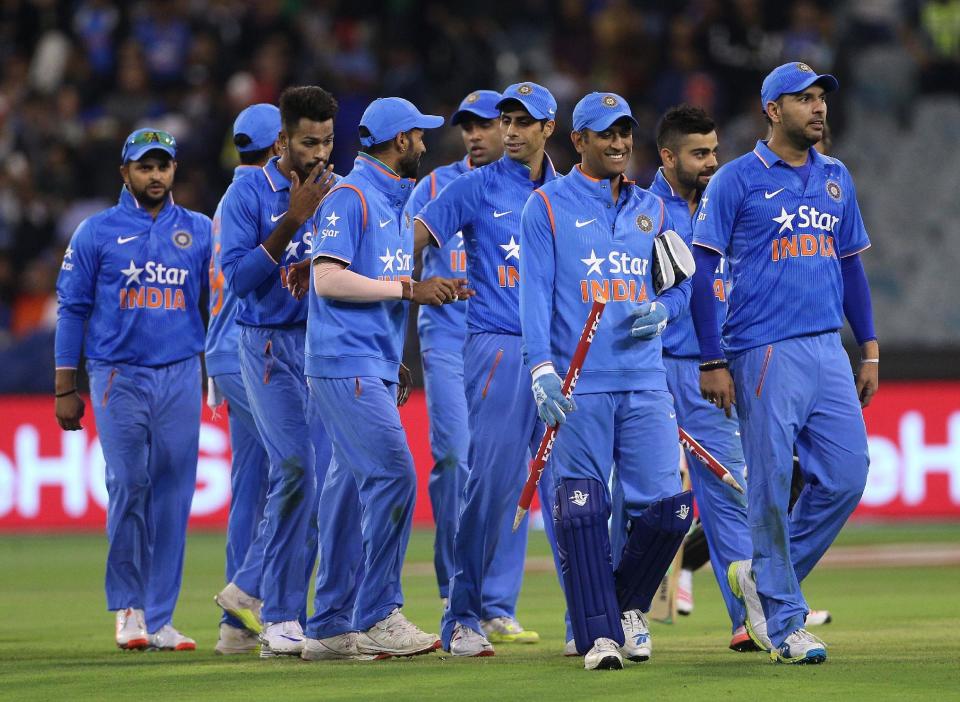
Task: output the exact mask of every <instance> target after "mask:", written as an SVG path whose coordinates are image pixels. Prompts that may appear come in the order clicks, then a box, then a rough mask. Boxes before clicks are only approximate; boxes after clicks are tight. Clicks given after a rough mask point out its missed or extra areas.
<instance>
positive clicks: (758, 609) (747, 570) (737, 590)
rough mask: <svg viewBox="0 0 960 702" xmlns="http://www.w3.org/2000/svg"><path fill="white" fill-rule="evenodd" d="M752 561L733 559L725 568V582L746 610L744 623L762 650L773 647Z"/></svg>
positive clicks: (768, 649)
mask: <svg viewBox="0 0 960 702" xmlns="http://www.w3.org/2000/svg"><path fill="white" fill-rule="evenodd" d="M752 563H753V562H752V561H750V560H745V561H733V562H732V563H731V564H730V567H729V568H727V583H729V585H730V590H731V591H732V592H733V596H734V597H736V598H737V599H739V600H740V601H741V602H743V606H744V608H745V609H746V610H747V619H746V621H745V622H744V625H745V626H746V627H747V633H748V634H750V638H751V639H753V642H754V643H755V644H756V645H757V646H758V647H759V648H760V649H761V650H763V651H770V650H771V649H773V644H772V643H771V642H770V638H769V637H768V636H767V618H766V616H765V615H764V613H763V606H762V605H761V604H760V595H758V594H757V584H756V582H754V580H753V572H752Z"/></svg>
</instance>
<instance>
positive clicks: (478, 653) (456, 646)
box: [450, 623, 496, 658]
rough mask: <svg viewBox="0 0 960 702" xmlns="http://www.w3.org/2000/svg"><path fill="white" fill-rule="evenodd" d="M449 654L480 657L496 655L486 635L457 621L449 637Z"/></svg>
mask: <svg viewBox="0 0 960 702" xmlns="http://www.w3.org/2000/svg"><path fill="white" fill-rule="evenodd" d="M450 655H452V656H464V657H469V656H472V657H475V658H481V657H484V656H493V655H496V652H495V651H494V650H493V644H492V643H490V642H489V641H488V640H487V637H486V636H484V635H483V634H478V633H477V632H475V631H474V630H473V629H471V628H470V627H468V626H464V625H463V624H459V623H458V624H457V626H456V627H454V629H453V636H451V637H450Z"/></svg>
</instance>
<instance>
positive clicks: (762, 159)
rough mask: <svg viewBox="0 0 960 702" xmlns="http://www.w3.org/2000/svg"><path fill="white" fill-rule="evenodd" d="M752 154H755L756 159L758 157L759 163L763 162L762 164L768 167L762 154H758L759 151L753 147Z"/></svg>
mask: <svg viewBox="0 0 960 702" xmlns="http://www.w3.org/2000/svg"><path fill="white" fill-rule="evenodd" d="M753 155H754V156H756V157H757V158H758V159H760V163H762V164H763V165H764V166H766V167H767V168H770V164H769V163H767V162H766V161H765V160H764V158H763V156H761V155H760V152H759V151H757V150H756V149H754V150H753Z"/></svg>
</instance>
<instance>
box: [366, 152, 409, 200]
mask: <svg viewBox="0 0 960 702" xmlns="http://www.w3.org/2000/svg"><path fill="white" fill-rule="evenodd" d="M353 167H354V168H355V169H357V171H358V172H360V173H362V174H363V176H364V178H366V180H367V181H368V182H369V183H370V184H371V185H373V186H374V187H375V188H376V189H377V190H380V191H381V192H384V193H386V194H388V195H397V196H399V197H402V198H407V197H409V195H410V193H411V192H412V191H413V186H414V185H416V183H417V181H416V179H415V178H401V177H400V176H398V175H397V174H396V173H394V172H393V171H392V170H390V169H389V168H387V166H385V165H384V164H383V163H381V162H380V161H379V160H378V159H376V158H374V157H373V156H371V155H369V154H366V153H364V152H362V151H361V152H360V153H358V154H357V158H356V160H355V161H354V162H353Z"/></svg>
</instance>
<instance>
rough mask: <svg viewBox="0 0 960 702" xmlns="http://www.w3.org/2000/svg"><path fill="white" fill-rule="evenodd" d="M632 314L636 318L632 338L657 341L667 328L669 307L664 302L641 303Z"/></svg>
mask: <svg viewBox="0 0 960 702" xmlns="http://www.w3.org/2000/svg"><path fill="white" fill-rule="evenodd" d="M630 314H631V315H633V317H634V320H633V326H631V327H630V336H632V337H633V338H634V339H640V340H641V341H649V340H650V339H656V338H657V337H658V336H660V335H661V334H663V330H664V329H666V328H667V307H666V305H664V304H663V303H662V302H657V301H653V302H641V303H640V305H639V306H638V307H637V308H636V309H635V310H633V312H631V313H630Z"/></svg>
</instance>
